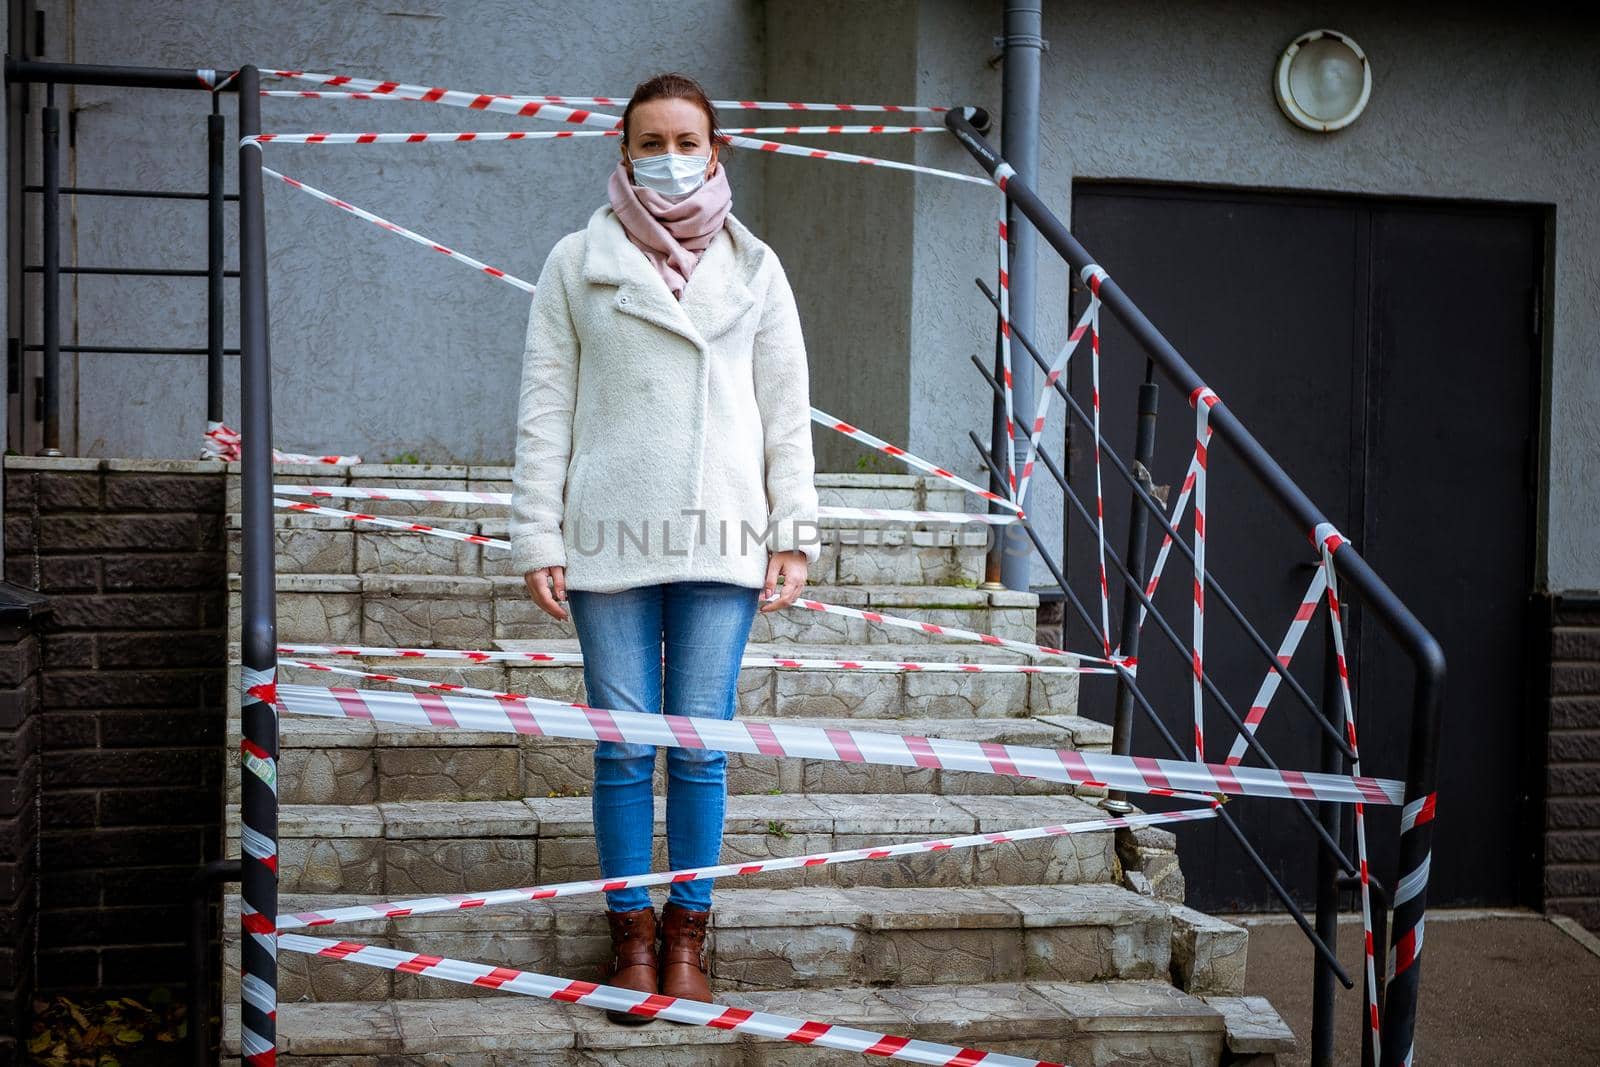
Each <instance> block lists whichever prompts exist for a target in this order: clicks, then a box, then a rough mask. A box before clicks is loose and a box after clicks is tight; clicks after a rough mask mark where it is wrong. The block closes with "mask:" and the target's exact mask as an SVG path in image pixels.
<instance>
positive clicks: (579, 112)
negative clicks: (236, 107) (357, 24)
mask: <svg viewBox="0 0 1600 1067" xmlns="http://www.w3.org/2000/svg"><path fill="white" fill-rule="evenodd" d="M261 72H262V73H263V74H270V75H275V76H277V77H280V78H294V79H299V80H301V81H310V82H316V83H318V84H322V85H332V86H348V87H350V88H352V89H357V90H361V91H364V92H369V93H377V94H383V93H399V94H402V95H405V96H411V97H415V98H416V99H417V100H419V101H421V102H424V103H436V104H445V105H448V106H450V107H462V108H469V109H471V110H474V111H495V112H500V113H503V114H510V115H521V116H524V117H537V118H540V119H551V120H554V121H556V122H570V123H572V124H574V125H579V126H600V127H604V128H606V129H616V128H618V127H620V126H621V125H622V119H621V118H620V117H618V116H616V115H608V114H605V113H603V112H599V111H593V110H590V109H589V108H587V107H577V108H574V107H567V106H564V105H561V104H557V103H552V102H550V101H547V100H544V99H533V98H515V97H507V96H497V95H494V94H491V93H467V92H461V91H459V90H456V89H442V88H429V87H427V86H421V85H406V84H403V83H401V82H393V81H375V80H373V79H370V78H352V77H348V76H346V75H342V74H313V73H309V72H307V71H299V70H276V69H271V68H268V67H262V68H261ZM728 141H729V142H730V143H731V144H733V145H734V146H736V147H739V148H753V149H757V150H759V151H762V152H770V153H774V154H777V155H787V156H804V157H805V158H807V159H826V160H830V161H832V162H836V163H858V164H863V165H866V166H875V167H882V168H885V169H887V170H903V171H908V172H910V173H913V174H927V175H929V176H931V177H937V178H947V179H949V180H951V181H958V182H963V183H967V184H973V185H982V186H991V185H992V183H991V181H990V179H989V178H986V177H979V176H977V175H972V174H961V173H958V172H956V171H953V170H941V169H940V168H938V167H924V166H920V165H918V164H916V163H902V162H901V161H899V160H897V159H883V158H880V157H877V156H863V155H857V154H855V153H853V152H835V151H831V150H824V149H820V148H807V147H805V146H804V145H792V144H785V143H783V142H781V141H769V140H764V139H761V138H755V137H745V136H741V135H739V134H729V135H728Z"/></svg>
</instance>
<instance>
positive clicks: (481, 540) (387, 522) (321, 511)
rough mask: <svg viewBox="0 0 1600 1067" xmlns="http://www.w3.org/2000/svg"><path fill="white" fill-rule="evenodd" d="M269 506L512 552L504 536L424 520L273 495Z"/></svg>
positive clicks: (509, 543)
mask: <svg viewBox="0 0 1600 1067" xmlns="http://www.w3.org/2000/svg"><path fill="white" fill-rule="evenodd" d="M272 506H273V507H277V508H286V509H288V510H289V511H298V512H300V513H301V514H304V515H321V516H323V517H324V518H330V519H347V520H349V521H350V522H361V523H366V524H367V525H369V526H382V527H385V528H387V529H390V530H405V531H406V532H407V533H419V534H426V535H427V536H429V537H443V538H445V539H446V540H449V541H465V542H467V543H468V544H473V545H487V546H488V547H490V548H500V549H504V550H505V551H507V552H509V551H511V542H510V541H507V540H505V539H504V538H500V537H485V536H484V535H483V534H470V533H462V532H461V531H460V530H447V529H445V528H444V527H442V526H430V525H428V524H427V523H425V522H407V521H406V520H405V519H392V518H389V517H388V516H385V515H367V514H365V513H363V512H359V511H341V510H339V509H338V508H330V507H324V506H323V505H321V504H307V503H305V502H304V501H300V500H284V499H282V498H274V499H273V501H272Z"/></svg>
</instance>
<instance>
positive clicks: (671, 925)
mask: <svg viewBox="0 0 1600 1067" xmlns="http://www.w3.org/2000/svg"><path fill="white" fill-rule="evenodd" d="M710 918H711V913H710V912H708V911H690V910H689V909H688V908H684V907H680V906H679V905H677V904H673V903H671V902H670V901H669V902H668V903H667V906H666V907H665V908H663V909H662V911H661V962H660V965H659V970H660V974H661V992H662V993H663V994H665V995H666V996H669V997H680V998H682V999H684V1000H698V1001H701V1002H702V1003H710V1001H711V983H710V981H709V980H708V979H707V976H706V923H707V921H708V920H709V919H710Z"/></svg>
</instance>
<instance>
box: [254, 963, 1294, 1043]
mask: <svg viewBox="0 0 1600 1067" xmlns="http://www.w3.org/2000/svg"><path fill="white" fill-rule="evenodd" d="M284 955H285V956H287V955H288V954H287V953H285V954H284ZM350 966H354V965H353V964H352V965H350ZM429 988H433V989H442V988H443V983H440V982H437V981H435V982H433V983H432V984H431V985H430V987H429ZM508 996H515V994H509V993H505V994H499V995H498V996H496V997H490V996H483V997H474V998H471V999H454V1000H397V1001H393V1002H389V1003H381V1002H371V1001H363V1002H338V1003H305V1004H292V1003H285V1004H283V1005H282V1006H281V1007H280V1008H279V1010H278V1017H277V1020H278V1035H279V1041H280V1046H279V1047H280V1053H279V1056H278V1063H279V1064H280V1065H282V1067H300V1065H313V1064H315V1065H317V1067H336V1065H337V1067H352V1065H356V1064H360V1065H362V1067H368V1065H374V1067H375V1065H377V1064H379V1063H382V1064H402V1063H403V1064H407V1065H413V1064H416V1065H421V1064H430V1065H432V1064H439V1065H443V1064H449V1065H451V1067H513V1065H515V1067H570V1065H573V1064H583V1065H585V1067H646V1065H648V1067H751V1065H761V1067H835V1065H838V1067H859V1065H860V1064H861V1063H862V1062H863V1059H862V1056H861V1055H860V1054H859V1053H846V1052H837V1051H833V1050H830V1049H825V1048H819V1047H817V1046H815V1045H809V1046H801V1045H798V1044H795V1043H791V1042H786V1041H776V1040H770V1039H763V1038H755V1037H750V1036H747V1035H743V1034H738V1033H732V1032H729V1031H724V1030H715V1029H711V1028H708V1027H699V1026H694V1027H691V1026H674V1025H672V1024H670V1023H666V1022H661V1021H657V1022H652V1023H649V1024H646V1025H644V1026H626V1027H625V1026H618V1025H616V1024H614V1023H611V1022H610V1021H609V1020H607V1019H606V1017H605V1015H604V1014H603V1013H602V1012H600V1011H599V1010H597V1009H594V1008H588V1007H584V1006H582V1005H576V1004H561V1003H556V1002H553V1001H547V1000H541V999H535V998H529V997H521V998H518V999H516V1000H515V1001H512V1002H510V1003H507V1002H506V1000H505V998H506V997H508ZM721 1002H723V1003H726V1004H729V1005H731V1006H734V1007H739V1008H744V1009H747V1010H751V1011H770V1012H775V1013H779V1014H782V1015H786V1016H789V1017H795V1018H803V1019H815V1020H820V1021H823V1022H826V1023H830V1024H833V1025H835V1026H854V1027H860V1028H862V1029H868V1030H874V1031H878V1032H881V1033H889V1034H896V1035H900V1036H905V1037H913V1038H920V1039H922V1040H926V1041H938V1042H942V1043H945V1044H950V1045H956V1046H960V1047H967V1048H977V1049H982V1050H984V1051H986V1052H997V1053H1009V1054H1011V1055H1014V1056H1020V1057H1027V1058H1031V1059H1043V1060H1050V1061H1055V1062H1063V1063H1072V1064H1080V1065H1083V1064H1090V1065H1094V1064H1113V1063H1138V1064H1142V1065H1145V1067H1202V1065H1215V1064H1218V1063H1221V1062H1222V1058H1223V1045H1224V1040H1225V1033H1226V1031H1225V1022H1224V1017H1223V1014H1222V1012H1221V1011H1219V1010H1218V1009H1216V1008H1213V1007H1211V1006H1210V1005H1209V1004H1207V1003H1206V1002H1205V1001H1203V1000H1201V999H1200V998H1199V997H1195V996H1192V995H1190V994H1188V993H1184V992H1183V991H1181V990H1178V989H1174V988H1173V987H1172V986H1170V985H1167V984H1165V983H1163V982H1160V981H1121V982H1048V981H1030V982H992V983H985V984H980V985H934V986H903V987H896V988H890V989H871V988H864V987H836V988H824V989H812V990H796V991H767V992H762V991H751V992H744V993H729V994H726V995H724V996H722V997H721ZM1269 1010H1270V1009H1269ZM238 1032H239V1007H238V1002H237V1001H228V1002H225V1004H224V1047H225V1048H226V1050H227V1051H228V1053H229V1054H231V1055H237V1054H238ZM1252 1062H1255V1061H1252Z"/></svg>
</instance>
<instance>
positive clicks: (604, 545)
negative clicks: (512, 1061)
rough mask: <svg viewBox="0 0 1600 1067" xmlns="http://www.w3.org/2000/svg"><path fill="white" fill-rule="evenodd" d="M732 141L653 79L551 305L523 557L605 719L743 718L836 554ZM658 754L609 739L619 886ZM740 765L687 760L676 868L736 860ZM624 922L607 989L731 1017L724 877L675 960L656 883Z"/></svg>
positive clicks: (612, 838)
mask: <svg viewBox="0 0 1600 1067" xmlns="http://www.w3.org/2000/svg"><path fill="white" fill-rule="evenodd" d="M725 143H726V139H725V138H724V137H723V136H722V135H721V134H720V133H719V132H718V129H717V121H716V113H715V111H714V110H713V109H712V106H711V102H710V101H709V100H708V99H707V98H706V95H705V93H704V92H702V91H701V89H700V86H699V85H698V84H696V83H695V81H694V80H693V79H691V78H688V77H685V76H683V75H680V74H663V75H661V76H659V77H656V78H652V79H650V80H649V81H646V82H644V83H642V84H641V85H639V87H638V88H637V89H635V90H634V93H633V97H632V99H631V100H629V101H628V106H627V108H626V110H624V111H623V135H622V143H621V159H620V161H619V162H618V164H617V167H616V169H615V170H613V171H612V172H611V178H610V184H609V187H608V196H607V202H606V203H605V204H602V205H601V206H600V207H599V208H597V209H596V210H595V212H594V213H593V214H592V215H591V216H590V217H589V221H588V225H587V226H586V227H585V228H584V229H582V230H579V231H576V232H574V233H570V234H568V235H567V236H565V237H563V238H562V239H561V240H560V241H558V242H557V243H556V246H555V248H554V249H552V250H551V252H550V255H549V258H548V259H547V260H546V262H545V265H544V269H543V270H542V271H541V272H540V275H539V281H538V285H537V287H536V291H535V294H534V297H533V309H532V312H531V313H530V315H529V319H528V333H527V345H526V351H525V354H524V358H523V370H522V389H521V397H520V402H519V409H518V420H517V454H516V468H515V473H514V475H513V492H512V517H511V542H512V554H513V562H514V564H515V565H516V567H517V572H518V573H520V574H523V575H524V576H525V578H526V581H527V585H528V592H529V595H530V596H531V597H532V598H533V600H534V601H535V602H536V603H537V604H538V605H539V606H540V607H541V608H542V609H543V610H544V611H545V612H546V613H548V614H549V615H551V616H552V617H553V618H556V619H558V620H565V619H566V618H567V617H568V608H570V610H571V618H572V622H573V625H574V627H575V628H576V630H577V633H578V642H579V645H580V647H581V648H582V650H583V680H584V688H585V690H586V692H587V699H588V702H589V703H590V704H591V705H593V706H596V707H601V708H610V709H622V710H625V711H641V712H654V713H660V712H662V711H663V710H665V711H666V712H667V713H669V714H673V715H689V716H700V717H705V718H717V719H727V718H731V717H732V716H733V713H734V707H735V699H736V693H737V682H738V678H739V663H740V660H741V658H742V657H743V654H744V647H745V643H746V641H747V640H748V638H749V635H750V625H751V622H752V619H753V617H754V615H755V612H756V611H757V610H758V604H757V600H758V594H759V598H760V600H762V601H764V603H761V604H760V605H759V610H760V611H763V612H770V611H776V610H779V609H782V608H784V607H786V606H788V605H789V604H791V603H793V602H794V600H795V598H796V597H797V596H798V595H799V593H800V590H801V589H802V588H803V587H804V585H805V582H806V572H807V568H808V565H809V564H812V563H815V562H816V560H817V556H818V554H819V552H820V546H819V544H818V537H817V528H816V518H817V493H816V488H815V484H814V481H813V474H814V461H813V457H812V450H811V418H810V398H809V387H808V383H807V372H806V354H805V345H804V341H803V339H802V336H801V330H800V318H799V314H798V312H797V311H796V308H795V302H794V294H793V292H792V291H791V289H790V286H789V281H788V279H787V277H786V276H785V274H784V271H783V267H782V265H781V264H780V263H779V262H778V258H777V256H776V255H775V254H774V253H773V251H772V249H771V248H769V247H768V246H767V245H766V244H765V243H763V242H762V241H761V240H760V239H759V238H757V237H756V236H755V235H754V234H752V233H751V232H750V231H749V229H747V228H746V227H745V226H744V224H743V223H741V222H740V221H739V220H738V219H737V218H735V217H734V216H733V215H732V214H730V213H729V208H730V207H731V204H732V191H731V189H730V187H729V184H728V178H727V174H726V172H725V169H724V167H723V166H722V163H721V160H720V159H719V155H720V151H721V149H722V148H723V146H724V145H725ZM780 583H781V588H780ZM655 755H656V753H655V748H654V747H653V746H649V745H637V744H631V743H623V742H613V741H600V742H598V743H597V744H596V745H595V749H594V798H593V808H594V827H595V845H596V848H597V851H598V853H599V861H600V873H601V877H605V878H610V877H617V876H622V875H630V874H640V873H644V872H646V871H648V870H650V867H651V849H652V845H653V839H652V838H653V822H654V817H653V812H654V797H653V787H652V781H651V779H652V775H653V771H654V767H655ZM725 764H726V756H725V755H724V754H723V753H722V752H719V751H710V750H705V749H693V748H676V747H672V748H668V749H667V864H668V867H669V868H670V869H672V870H679V869H682V868H686V867H700V866H709V865H712V864H716V863H718V862H720V853H721V848H722V826H723V812H724V806H725V803H726V782H725V777H724V772H725ZM607 904H608V911H607V916H608V918H609V920H610V924H611V940H612V957H611V961H610V963H609V965H608V967H607V971H606V980H607V982H608V983H609V984H612V985H617V986H621V987H623V988H626V989H634V990H639V991H641V992H648V993H657V992H660V993H665V994H667V995H669V996H674V997H686V998H689V999H691V1000H700V1001H709V1000H710V999H711V990H710V985H709V983H708V981H707V978H706V957H705V936H706V923H707V920H708V917H709V913H710V909H711V883H710V882H709V881H691V882H680V883H675V884H673V885H672V886H671V889H670V892H669V894H668V898H667V903H666V907H665V908H664V909H663V911H662V914H661V921H660V923H659V946H658V945H657V934H658V924H657V921H656V914H655V911H654V910H653V908H652V907H651V902H650V897H649V894H648V892H647V891H646V890H645V889H643V888H632V889H619V890H612V891H610V892H608V893H607ZM607 1014H608V1015H610V1017H611V1018H612V1019H613V1021H615V1022H619V1023H630V1024H631V1023H641V1022H646V1021H648V1018H647V1017H645V1016H639V1015H630V1014H627V1013H617V1012H608V1013H607Z"/></svg>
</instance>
